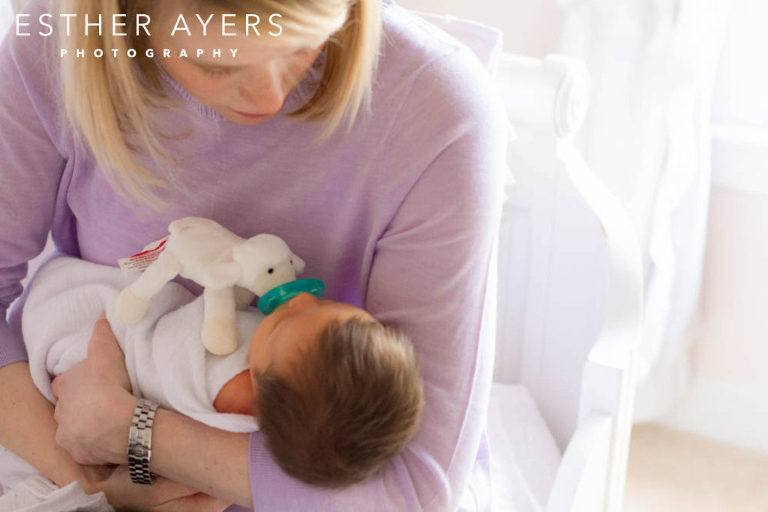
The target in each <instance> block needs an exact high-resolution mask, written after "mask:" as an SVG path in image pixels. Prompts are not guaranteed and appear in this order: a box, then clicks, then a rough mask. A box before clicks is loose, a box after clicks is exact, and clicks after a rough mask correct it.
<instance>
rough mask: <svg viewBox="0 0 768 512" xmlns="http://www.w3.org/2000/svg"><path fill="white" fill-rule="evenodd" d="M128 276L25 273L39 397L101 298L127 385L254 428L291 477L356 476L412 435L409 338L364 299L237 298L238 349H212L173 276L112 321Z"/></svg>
mask: <svg viewBox="0 0 768 512" xmlns="http://www.w3.org/2000/svg"><path fill="white" fill-rule="evenodd" d="M131 279H132V277H131V276H126V275H125V274H123V273H121V272H120V270H119V269H117V268H113V267H107V266H103V265H97V264H94V263H89V262H85V261H82V260H79V259H75V258H57V259H54V260H52V261H50V262H48V263H47V264H46V265H45V266H44V267H42V268H41V269H40V271H39V272H38V274H37V275H36V277H35V279H33V281H32V282H31V283H30V286H29V295H28V297H27V301H26V303H25V306H24V311H23V318H22V331H23V337H24V342H25V345H26V347H27V352H28V354H29V364H30V371H31V373H32V378H33V380H34V382H35V384H36V385H37V387H38V388H39V389H40V391H41V393H42V394H43V395H44V396H46V397H47V398H48V399H49V400H50V401H52V402H53V401H54V398H53V395H52V394H51V391H50V381H51V379H52V377H53V376H55V375H58V374H60V373H62V372H64V371H66V370H67V369H69V368H71V367H72V366H73V365H75V364H76V363H77V362H79V361H81V360H82V359H84V358H85V357H86V355H87V345H88V340H89V339H90V334H91V331H92V329H93V324H94V323H95V321H96V319H97V318H98V317H99V315H100V314H101V312H102V311H104V310H106V313H107V318H108V319H109V320H110V324H111V326H112V328H113V331H114V333H115V336H116V337H117V339H118V342H119V343H120V347H121V348H122V350H123V352H124V353H125V357H126V367H127V369H128V374H129V377H130V380H131V386H132V392H133V394H134V395H136V396H138V397H144V398H147V399H150V400H153V401H155V402H158V403H159V404H160V406H161V407H165V408H169V409H174V410H177V411H178V412H181V413H182V414H185V415H187V416H190V417H192V418H194V419H197V420H198V421H201V422H204V423H206V424H209V425H211V426H214V427H217V428H222V429H226V430H230V431H233V432H250V431H253V430H256V429H259V428H260V429H261V430H262V431H263V433H264V435H265V437H266V440H267V443H266V444H267V447H268V448H269V450H270V451H271V453H272V455H273V457H274V458H275V460H276V461H277V462H278V464H279V465H280V466H281V467H282V468H283V470H284V471H285V472H286V473H288V474H290V475H291V476H293V477H295V478H297V479H300V480H303V481H305V482H307V483H311V484H317V485H323V486H328V487H338V486H342V485H347V484H351V483H354V482H358V481H361V480H364V479H366V478H367V477H369V476H370V475H372V474H373V473H375V472H376V471H377V470H378V469H379V468H381V467H382V466H383V464H384V463H385V462H386V461H388V460H389V459H390V458H391V457H392V456H394V455H395V454H397V453H398V452H399V451H400V450H402V449H403V447H404V446H405V445H406V444H407V443H408V441H410V439H411V438H412V437H413V436H414V435H415V433H416V430H417V428H418V423H419V419H420V415H421V409H422V390H421V379H420V376H419V373H418V369H417V365H416V362H415V359H414V356H413V350H412V347H411V344H410V342H409V341H408V339H407V338H406V337H405V336H404V335H403V334H402V333H399V332H398V331H395V330H393V329H390V328H386V327H384V326H383V325H381V324H380V323H379V322H377V321H376V320H375V319H374V318H373V317H372V316H371V315H370V314H368V313H367V312H366V311H364V310H362V309H360V308H357V307H355V306H353V305H351V304H344V303H339V302H334V301H330V300H319V299H317V298H316V297H314V296H313V295H310V294H306V293H305V294H300V295H298V296H296V297H294V298H292V299H291V300H289V301H287V302H286V303H284V304H282V305H281V306H279V307H278V308H277V309H276V310H275V311H274V312H273V313H271V314H270V315H268V316H266V317H264V316H263V315H262V314H261V313H260V312H258V311H257V310H255V309H249V310H247V311H238V312H237V328H238V338H239V340H238V341H239V348H238V350H237V351H236V352H234V353H232V354H230V355H227V356H215V355H212V354H210V353H208V351H206V350H205V348H204V347H203V345H202V344H201V343H200V326H201V324H202V313H203V308H202V297H197V298H196V297H194V295H192V293H191V292H189V291H188V290H186V289H185V288H184V287H182V286H181V285H179V284H176V283H169V284H168V285H166V286H165V287H164V289H163V290H162V291H161V292H160V293H158V294H157V295H156V296H155V297H154V298H153V299H152V304H151V307H150V310H149V312H148V314H147V316H146V317H145V318H144V319H143V320H142V321H141V322H140V323H139V324H136V325H134V326H130V327H127V326H124V325H122V324H121V323H120V322H117V321H116V320H115V319H116V312H115V301H116V298H117V296H118V294H119V293H120V291H121V290H122V289H123V288H124V287H125V286H126V285H127V284H128V283H129V282H130V281H131ZM4 456H12V454H10V452H5V454H0V485H2V486H4V487H5V488H6V489H8V488H9V482H10V483H12V481H19V472H18V470H16V472H15V473H13V472H11V470H10V467H11V466H10V465H8V464H6V463H5V462H4V461H3V460H2V458H3V457H4ZM19 461H20V459H17V462H19ZM16 467H18V464H17V465H16ZM29 471H30V474H32V473H35V470H34V469H33V468H32V467H31V466H29ZM9 472H11V473H13V474H11V475H9ZM14 479H15V480H14Z"/></svg>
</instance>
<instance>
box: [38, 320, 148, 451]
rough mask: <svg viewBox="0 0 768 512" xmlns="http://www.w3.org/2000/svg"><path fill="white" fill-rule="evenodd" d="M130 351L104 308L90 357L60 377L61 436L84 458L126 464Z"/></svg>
mask: <svg viewBox="0 0 768 512" xmlns="http://www.w3.org/2000/svg"><path fill="white" fill-rule="evenodd" d="M130 390H131V385H130V380H129V378H128V371H127V369H126V367H125V356H124V355H123V351H122V350H121V349H120V346H119V345H118V343H117V339H116V338H115V335H114V333H113V332H112V329H111V327H110V326H109V322H108V321H107V319H106V316H105V315H103V314H102V316H101V317H99V319H98V320H97V321H96V324H95V325H94V328H93V334H92V335H91V340H90V341H89V343H88V357H87V358H86V359H85V360H84V361H81V362H80V363H78V364H76V365H75V366H73V367H72V368H71V369H69V370H68V371H66V372H64V373H62V374H61V375H59V376H58V377H56V378H55V379H54V380H53V382H52V383H51V391H52V392H53V395H54V396H55V397H56V398H57V400H58V401H57V403H56V408H55V410H54V419H55V420H56V422H57V423H58V429H57V430H56V442H57V443H58V444H59V445H60V446H61V447H63V448H64V449H66V450H67V451H68V452H69V453H70V454H71V455H72V458H74V459H75V461H77V462H78V463H80V464H125V462H126V448H127V445H128V431H129V429H130V426H131V420H132V418H133V409H134V408H135V407H136V402H137V400H136V398H135V397H134V396H133V395H131V393H130Z"/></svg>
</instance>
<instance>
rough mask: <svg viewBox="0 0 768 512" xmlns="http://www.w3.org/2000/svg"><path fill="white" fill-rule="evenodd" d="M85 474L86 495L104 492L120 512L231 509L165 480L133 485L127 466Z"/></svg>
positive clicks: (98, 468) (85, 469) (89, 470)
mask: <svg viewBox="0 0 768 512" xmlns="http://www.w3.org/2000/svg"><path fill="white" fill-rule="evenodd" d="M82 470H83V480H84V483H83V482H81V483H83V488H84V490H85V492H86V493H88V494H93V493H96V492H99V491H103V492H104V494H106V496H107V501H109V504H110V505H112V506H113V507H115V509H117V510H130V511H147V512H177V511H178V512H185V511H189V512H220V511H222V510H224V509H225V508H227V507H228V506H229V505H230V504H229V503H225V502H223V501H221V500H218V499H216V498H213V497H212V496H209V495H207V494H203V493H200V492H197V491H195V490H193V489H190V488H188V487H184V486H182V485H179V484H177V483H174V482H172V481H170V480H168V479H166V478H162V477H159V478H157V479H156V480H155V481H154V483H153V484H152V485H139V484H134V483H133V482H131V479H130V475H129V474H128V467H127V466H83V468H82Z"/></svg>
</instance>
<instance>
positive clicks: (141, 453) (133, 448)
mask: <svg viewBox="0 0 768 512" xmlns="http://www.w3.org/2000/svg"><path fill="white" fill-rule="evenodd" d="M156 410H157V404H156V403H154V402H150V401H149V400H145V399H143V398H140V399H139V402H138V403H137V404H136V409H134V410H133V421H132V422H131V429H130V431H129V433H128V451H127V455H128V473H130V475H131V481H132V482H133V483H135V484H143V485H149V484H151V483H152V481H153V480H154V479H155V475H154V474H153V473H152V472H150V471H149V461H150V459H151V458H152V424H153V423H154V420H155V411H156Z"/></svg>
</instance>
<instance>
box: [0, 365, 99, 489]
mask: <svg viewBox="0 0 768 512" xmlns="http://www.w3.org/2000/svg"><path fill="white" fill-rule="evenodd" d="M0 389H2V393H0V445H2V446H4V447H5V448H7V449H8V450H10V451H12V452H13V453H15V454H16V455H18V456H19V457H21V458H22V459H24V460H25V461H27V462H28V463H29V464H31V465H32V466H34V467H35V468H37V470H38V471H40V472H41V473H42V474H43V475H44V476H45V477H46V478H49V479H50V480H51V481H53V482H54V483H56V484H57V485H59V486H64V485H67V484H69V483H71V482H73V481H75V480H78V481H80V483H81V485H83V488H84V489H85V490H86V492H89V491H90V489H88V487H89V485H88V483H87V482H86V481H85V479H84V476H83V472H82V470H81V468H80V465H79V464H77V463H76V462H75V461H74V460H73V459H72V457H71V456H70V455H69V453H67V452H66V451H65V450H64V449H63V448H61V447H60V446H58V445H57V444H56V422H55V421H54V419H53V405H52V404H51V403H50V402H48V400H46V399H45V397H44V396H43V395H42V394H40V392H39V391H38V389H37V387H35V384H34V382H33V381H32V377H31V375H30V373H29V365H28V364H27V363H24V362H20V363H12V364H9V365H7V366H4V367H2V368H0Z"/></svg>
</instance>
